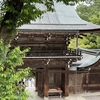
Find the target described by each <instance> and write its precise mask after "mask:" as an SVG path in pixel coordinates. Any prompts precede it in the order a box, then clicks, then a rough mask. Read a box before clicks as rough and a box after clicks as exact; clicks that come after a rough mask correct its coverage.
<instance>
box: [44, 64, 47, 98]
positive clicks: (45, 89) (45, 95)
mask: <svg viewBox="0 0 100 100" xmlns="http://www.w3.org/2000/svg"><path fill="white" fill-rule="evenodd" d="M44 97H48V66H47V65H46V66H45V69H44Z"/></svg>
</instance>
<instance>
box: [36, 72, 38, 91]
mask: <svg viewBox="0 0 100 100" xmlns="http://www.w3.org/2000/svg"><path fill="white" fill-rule="evenodd" d="M36 91H38V72H37V71H36Z"/></svg>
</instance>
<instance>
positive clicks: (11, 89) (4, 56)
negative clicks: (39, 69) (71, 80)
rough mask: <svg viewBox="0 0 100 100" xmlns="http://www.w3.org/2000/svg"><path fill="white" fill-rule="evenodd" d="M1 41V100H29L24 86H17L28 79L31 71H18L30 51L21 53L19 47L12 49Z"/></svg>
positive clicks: (27, 69)
mask: <svg viewBox="0 0 100 100" xmlns="http://www.w3.org/2000/svg"><path fill="white" fill-rule="evenodd" d="M10 47H11V46H10V45H4V44H3V42H2V41H0V100H27V97H28V93H27V91H25V89H24V88H25V87H24V85H22V86H20V87H19V85H18V84H17V83H18V82H20V81H21V80H22V79H23V78H25V77H27V76H28V74H29V72H30V69H29V68H26V69H17V67H16V66H21V65H22V64H23V60H22V57H25V53H26V52H28V49H26V50H23V51H21V50H20V48H19V47H16V48H15V49H12V50H11V49H10Z"/></svg>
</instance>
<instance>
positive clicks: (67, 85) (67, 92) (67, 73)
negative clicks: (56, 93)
mask: <svg viewBox="0 0 100 100" xmlns="http://www.w3.org/2000/svg"><path fill="white" fill-rule="evenodd" d="M65 96H69V69H68V64H66V66H65Z"/></svg>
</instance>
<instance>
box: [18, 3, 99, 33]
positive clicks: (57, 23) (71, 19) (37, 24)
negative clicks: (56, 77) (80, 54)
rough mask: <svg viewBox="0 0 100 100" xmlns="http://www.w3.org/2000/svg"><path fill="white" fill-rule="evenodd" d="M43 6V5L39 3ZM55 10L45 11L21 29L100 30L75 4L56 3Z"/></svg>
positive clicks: (84, 31)
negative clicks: (79, 12)
mask: <svg viewBox="0 0 100 100" xmlns="http://www.w3.org/2000/svg"><path fill="white" fill-rule="evenodd" d="M38 7H39V8H40V7H41V8H43V7H44V6H43V5H38ZM54 8H55V11H54V12H47V13H45V14H44V15H43V16H42V18H41V19H39V18H37V20H36V21H31V23H30V24H25V25H23V26H21V27H19V28H18V30H19V31H66V32H73V31H75V32H82V33H86V32H93V33H94V32H100V26H99V25H95V24H92V23H89V22H87V21H84V20H82V19H81V18H80V17H79V16H78V14H77V12H76V11H75V8H74V7H73V6H66V5H65V4H63V3H61V2H60V3H55V4H54Z"/></svg>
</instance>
